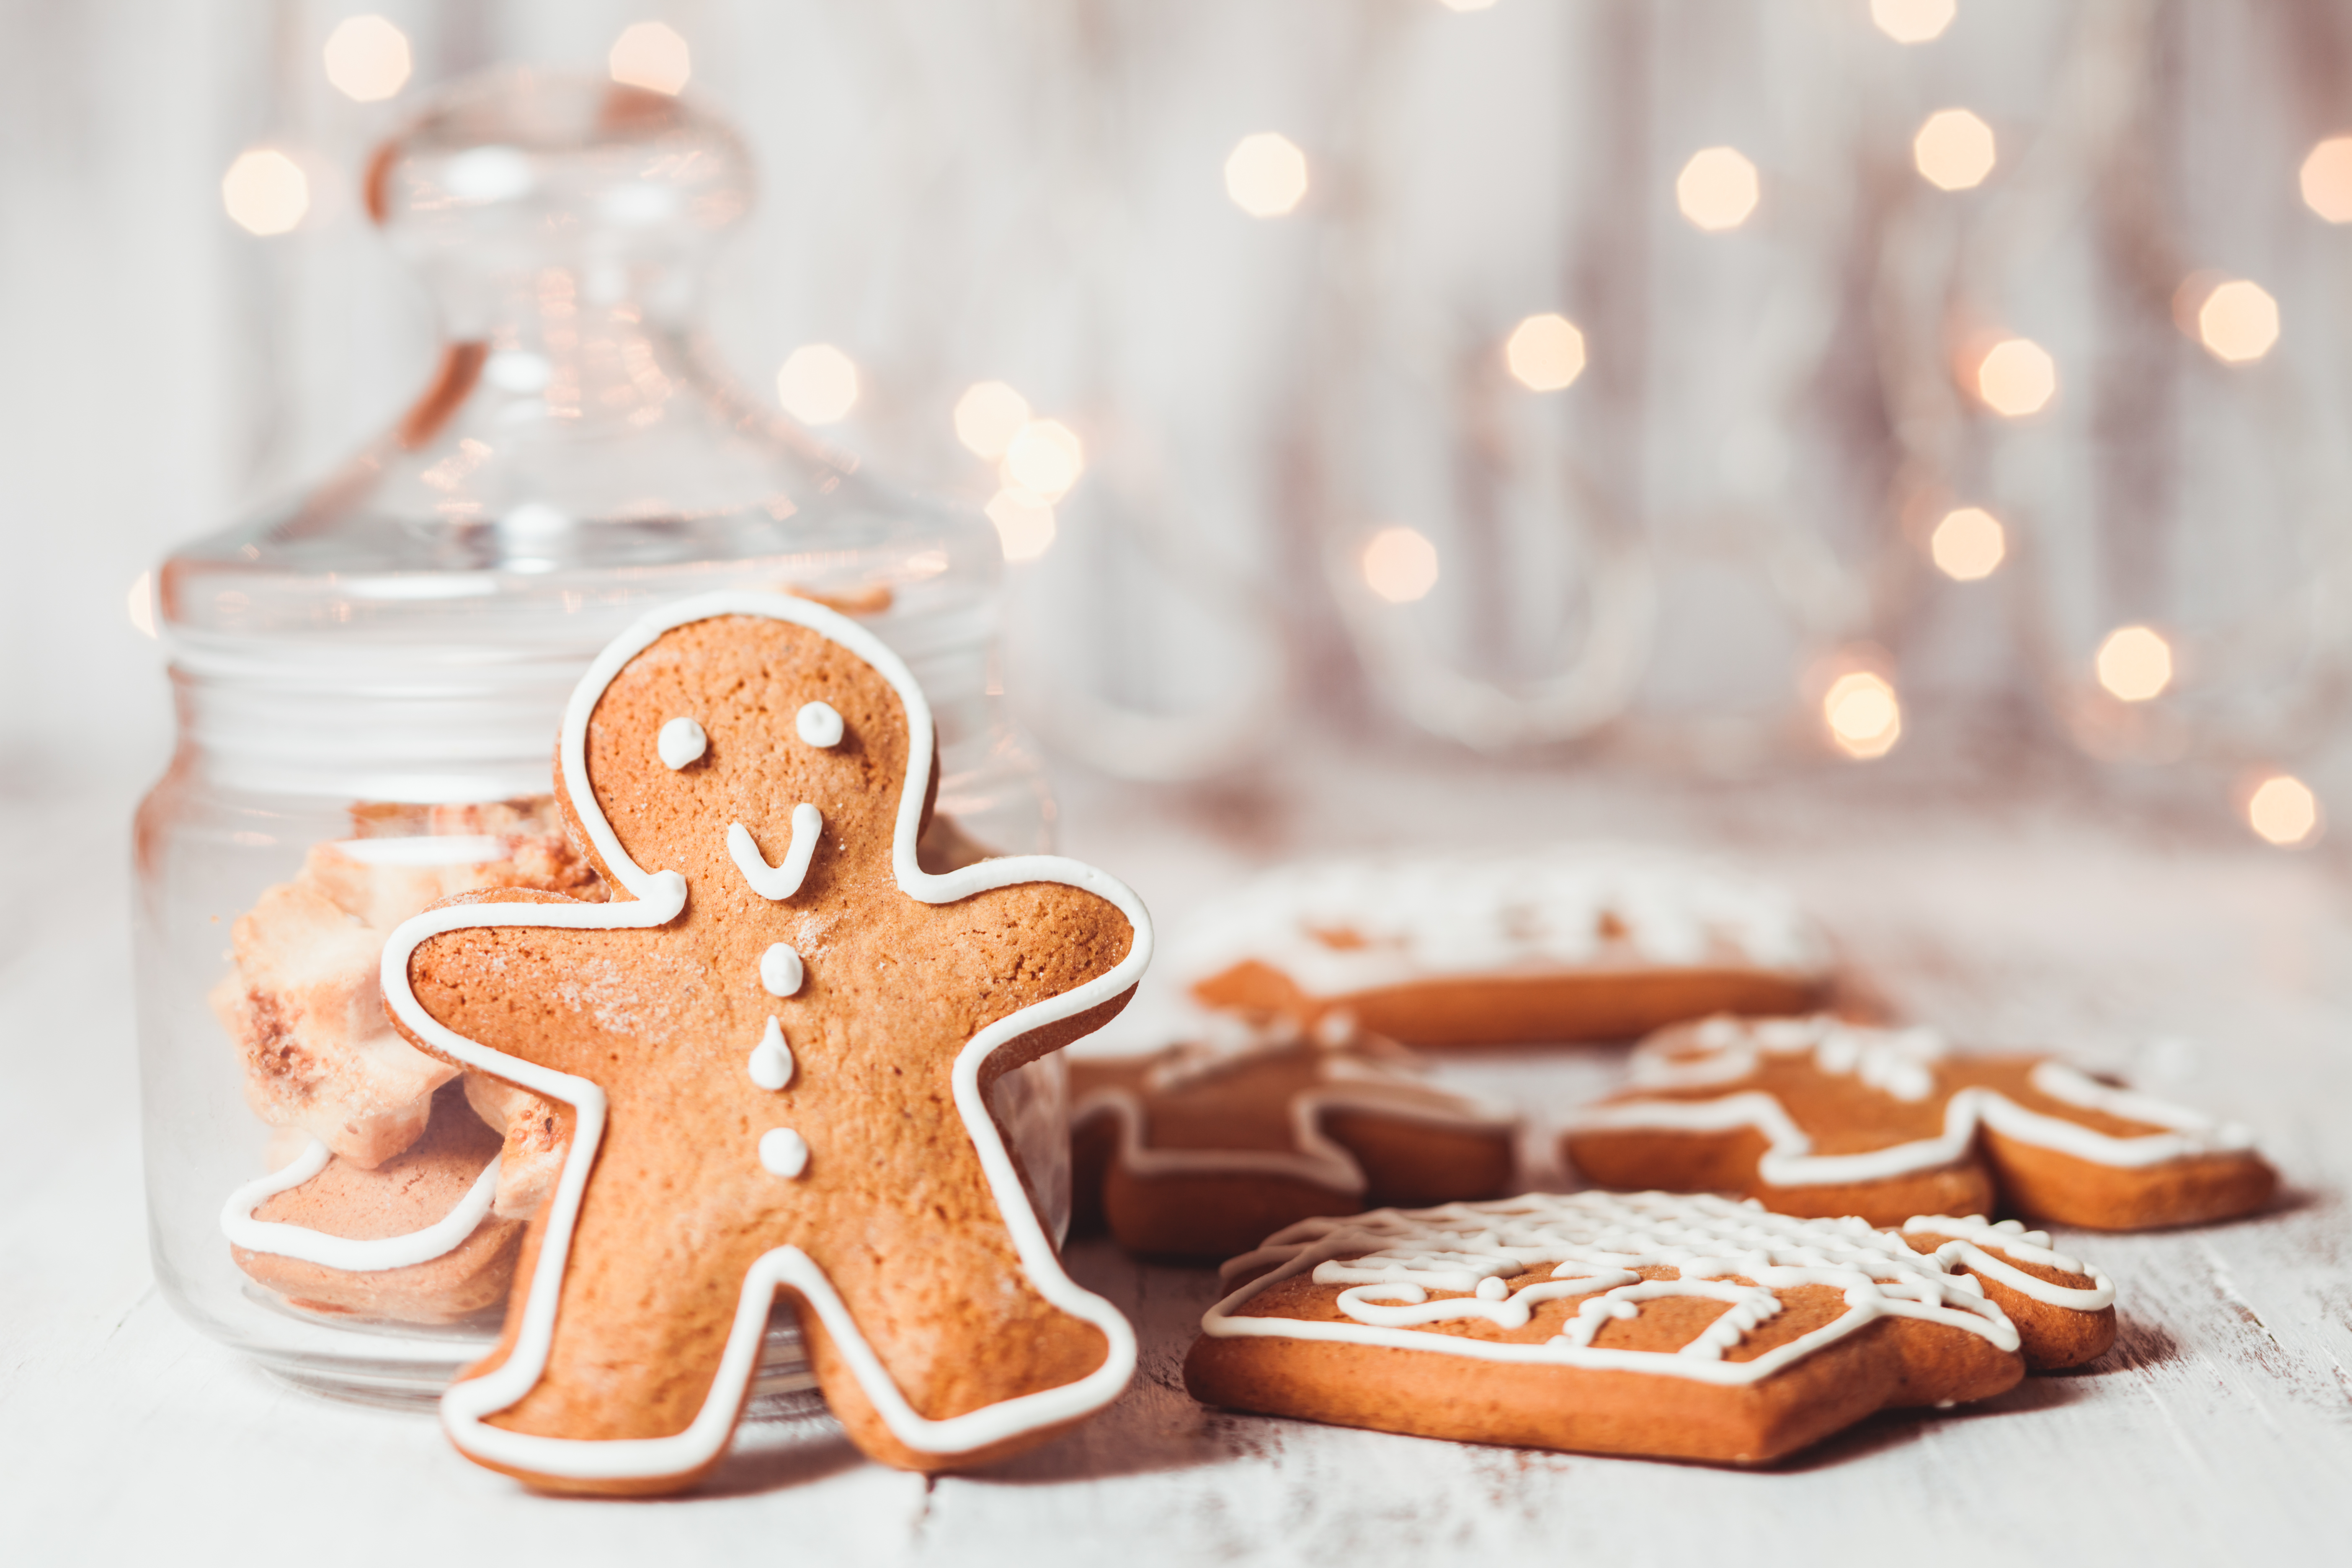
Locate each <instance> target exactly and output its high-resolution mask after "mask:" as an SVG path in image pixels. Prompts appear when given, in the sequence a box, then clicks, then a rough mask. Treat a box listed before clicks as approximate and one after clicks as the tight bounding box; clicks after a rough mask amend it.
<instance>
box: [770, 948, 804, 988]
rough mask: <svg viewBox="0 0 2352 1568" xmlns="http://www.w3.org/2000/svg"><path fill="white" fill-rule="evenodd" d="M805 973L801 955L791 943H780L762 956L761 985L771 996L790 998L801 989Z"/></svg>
mask: <svg viewBox="0 0 2352 1568" xmlns="http://www.w3.org/2000/svg"><path fill="white" fill-rule="evenodd" d="M803 973H805V971H804V970H803V968H802V965H801V955H800V954H799V953H797V952H793V948H792V944H791V943H789V942H778V943H776V944H775V945H774V946H773V947H771V948H770V949H768V951H767V952H763V953H761V955H760V984H761V985H763V986H765V987H767V991H768V994H769V995H771V996H790V995H792V994H793V993H794V992H796V991H798V990H799V989H800V988H801V979H802V977H803Z"/></svg>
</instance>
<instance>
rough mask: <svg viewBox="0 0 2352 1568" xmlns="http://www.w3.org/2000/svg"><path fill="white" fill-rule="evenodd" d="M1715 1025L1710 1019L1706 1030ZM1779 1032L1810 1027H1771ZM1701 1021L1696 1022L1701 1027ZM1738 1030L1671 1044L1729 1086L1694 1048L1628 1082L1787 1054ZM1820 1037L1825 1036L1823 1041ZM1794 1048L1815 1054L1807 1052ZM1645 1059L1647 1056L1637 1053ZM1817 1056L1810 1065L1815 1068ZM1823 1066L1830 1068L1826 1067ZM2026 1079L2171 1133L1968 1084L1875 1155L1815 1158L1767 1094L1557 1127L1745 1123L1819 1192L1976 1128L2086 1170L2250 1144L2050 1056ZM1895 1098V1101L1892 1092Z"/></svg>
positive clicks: (1792, 1181) (1621, 1108)
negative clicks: (2073, 1114) (2049, 1108)
mask: <svg viewBox="0 0 2352 1568" xmlns="http://www.w3.org/2000/svg"><path fill="white" fill-rule="evenodd" d="M1716 1022H1717V1020H1714V1019H1710V1020H1708V1025H1709V1026H1711V1025H1713V1024H1714V1023H1716ZM1771 1022H1773V1023H1777V1024H1780V1025H1783V1026H1785V1025H1789V1024H1796V1023H1805V1022H1808V1020H1789V1019H1780V1020H1772V1021H1771ZM1705 1027H1706V1026H1702V1028H1705ZM1736 1027H1745V1028H1746V1029H1747V1030H1748V1035H1749V1037H1750V1038H1748V1039H1745V1040H1730V1039H1727V1038H1725V1037H1723V1036H1722V1035H1721V1033H1720V1032H1717V1036H1716V1037H1715V1039H1714V1040H1712V1041H1709V1040H1707V1039H1706V1037H1705V1036H1703V1035H1697V1034H1694V1035H1687V1036H1682V1037H1678V1038H1675V1039H1674V1040H1673V1041H1672V1042H1671V1043H1674V1044H1680V1043H1682V1042H1683V1041H1684V1040H1692V1039H1696V1040H1699V1041H1701V1042H1702V1043H1705V1044H1709V1045H1712V1046H1714V1047H1716V1049H1717V1051H1719V1053H1720V1054H1721V1055H1723V1056H1724V1057H1726V1058H1730V1059H1732V1060H1736V1061H1738V1062H1739V1063H1740V1064H1741V1067H1740V1070H1739V1072H1738V1073H1737V1074H1736V1075H1732V1077H1731V1079H1727V1078H1726V1077H1725V1076H1724V1075H1723V1074H1722V1072H1721V1071H1720V1066H1719V1064H1717V1063H1716V1062H1714V1061H1712V1060H1711V1059H1710V1058H1709V1056H1706V1055H1700V1054H1696V1053H1694V1054H1692V1055H1691V1056H1690V1057H1688V1058H1675V1057H1669V1056H1668V1055H1667V1054H1666V1053H1665V1052H1664V1050H1651V1049H1650V1047H1648V1046H1647V1045H1646V1044H1645V1045H1644V1046H1643V1047H1638V1048H1637V1049H1636V1050H1635V1051H1634V1056H1633V1079H1634V1081H1635V1082H1636V1083H1637V1084H1638V1085H1640V1086H1641V1087H1643V1088H1648V1089H1656V1088H1664V1087H1685V1086H1688V1087H1701V1086H1708V1085H1712V1084H1716V1083H1721V1082H1725V1081H1736V1079H1738V1078H1744V1077H1746V1076H1748V1072H1750V1071H1752V1070H1753V1068H1754V1067H1755V1064H1756V1061H1757V1059H1758V1055H1759V1052H1761V1053H1765V1054H1790V1053H1788V1052H1786V1051H1784V1050H1783V1049H1782V1048H1781V1047H1777V1046H1776V1045H1775V1044H1773V1043H1771V1042H1769V1041H1768V1040H1765V1039H1764V1038H1763V1037H1762V1032H1763V1029H1764V1028H1765V1026H1764V1025H1760V1024H1759V1025H1750V1026H1737V1025H1736ZM1835 1028H1836V1031H1837V1036H1836V1037H1867V1036H1871V1035H1881V1036H1885V1037H1887V1038H1888V1039H1890V1040H1899V1039H1902V1038H1903V1037H1906V1036H1908V1035H1913V1034H1915V1033H1916V1031H1895V1030H1871V1029H1865V1028H1861V1027H1858V1026H1852V1025H1843V1024H1841V1025H1837V1026H1835ZM1830 1038H1832V1035H1830V1034H1826V1033H1825V1034H1823V1035H1822V1039H1823V1041H1824V1042H1826V1041H1827V1040H1828V1039H1830ZM1797 1048H1798V1049H1809V1048H1813V1047H1810V1046H1805V1047H1797ZM1870 1050H1871V1047H1869V1046H1868V1045H1867V1044H1857V1045H1856V1047H1855V1051H1856V1064H1855V1066H1853V1068H1849V1069H1848V1070H1853V1071H1857V1072H1859V1073H1860V1074H1861V1076H1862V1077H1863V1079H1864V1082H1866V1083H1869V1084H1870V1085H1871V1087H1873V1088H1874V1089H1879V1091H1880V1092H1881V1093H1887V1092H1889V1088H1888V1084H1887V1082H1886V1081H1884V1079H1883V1075H1882V1077H1881V1079H1880V1080H1877V1081H1874V1075H1873V1072H1872V1071H1871V1070H1869V1063H1870V1061H1871V1060H1872V1058H1871V1055H1870ZM1645 1052H1647V1053H1648V1054H1647V1055H1646V1056H1645V1054H1644V1053H1645ZM1818 1059H1819V1058H1818V1056H1817V1057H1816V1060H1817V1061H1818ZM1822 1070H1823V1071H1834V1070H1837V1069H1836V1068H1834V1067H1830V1066H1824V1067H1823V1068H1822ZM2028 1081H2029V1082H2031V1083H2032V1085H2033V1087H2034V1088H2035V1089H2038V1090H2040V1091H2041V1092H2042V1093H2043V1094H2047V1095H2049V1096H2050V1097H2051V1098H2052V1099H2053V1100H2063V1101H2064V1102H2065V1103H2067V1104H2069V1105H2077V1106H2081V1107H2082V1108H2083V1109H2084V1110H2100V1111H2105V1112H2106V1113H2107V1114H2109V1115H2113V1116H2118V1117H2122V1118H2124V1119H2125V1120H2126V1121H2146V1122H2149V1123H2151V1124H2153V1125H2156V1126H2159V1127H2165V1128H2168V1129H2169V1131H2163V1132H2149V1133H2142V1134H2137V1135H2135V1136H2132V1137H2128V1138H2116V1137H2111V1136H2109V1135H2108V1134H2106V1133H2105V1132H2100V1131H2095V1130H2094V1129H2092V1128H2088V1127H2085V1126H2084V1125H2083V1124H2082V1123H2080V1122H2078V1121H2065V1120H2063V1118H2060V1117H2055V1116H2051V1115H2047V1114H2045V1113H2043V1112H2042V1111H2038V1110H2030V1109H2029V1108H2027V1107H2025V1106H2022V1105H2020V1104H2019V1103H2018V1102H2017V1101H2015V1100H2011V1099H2010V1098H2009V1097H2008V1096H2007V1095H2005V1094H2002V1093H2001V1092H2000V1090H1998V1089H1987V1088H1985V1087H1984V1086H1982V1085H1980V1084H1971V1085H1969V1086H1968V1087H1967V1088H1964V1089H1956V1090H1954V1091H1953V1093H1952V1097H1951V1099H1950V1100H1948V1101H1946V1102H1945V1106H1944V1130H1943V1131H1942V1132H1941V1133H1939V1134H1938V1135H1937V1136H1936V1137H1933V1138H1921V1139H1915V1140H1913V1141H1911V1142H1907V1143H1894V1144H1889V1145H1888V1146H1887V1147H1885V1148H1884V1149H1871V1150H1866V1151H1864V1152H1860V1153H1853V1154H1815V1153H1814V1152H1812V1147H1813V1145H1812V1140H1811V1139H1810V1138H1808V1137H1807V1136H1806V1135H1805V1133H1804V1131H1803V1130H1802V1129H1801V1128H1799V1127H1798V1125H1797V1123H1796V1121H1794V1119H1792V1118H1791V1117H1790V1115H1789V1112H1788V1109H1787V1108H1786V1107H1785V1106H1783V1105H1782V1104H1781V1103H1780V1100H1779V1098H1778V1097H1776V1096H1774V1095H1773V1094H1771V1093H1770V1092H1769V1091H1768V1090H1765V1089H1743V1090H1741V1091H1740V1092H1739V1093H1737V1094H1727V1095H1722V1096H1719V1097H1718V1098H1717V1099H1714V1100H1622V1101H1619V1102H1617V1103H1615V1104H1602V1105H1594V1106H1588V1107H1586V1108H1585V1109H1584V1110H1580V1111H1579V1112H1578V1113H1577V1114H1576V1115H1574V1116H1573V1117H1571V1118H1570V1120H1569V1121H1568V1124H1567V1127H1566V1129H1565V1131H1566V1132H1567V1134H1568V1135H1569V1136H1570V1137H1573V1136H1575V1135H1576V1134H1578V1133H1581V1132H1597V1131H1661V1132H1728V1131H1735V1130H1737V1129H1739V1128H1743V1127H1747V1128H1753V1129H1754V1130H1755V1131H1759V1132H1760V1133H1762V1134H1763V1135H1764V1139H1765V1143H1766V1148H1765V1151H1764V1154H1763V1157H1762V1158H1761V1159H1759V1161H1758V1162H1757V1167H1756V1173H1757V1175H1758V1176H1759V1178H1760V1179H1761V1180H1763V1181H1764V1182H1766V1183H1768V1184H1770V1185H1772V1186H1776V1187H1811V1186H1826V1185H1832V1184H1838V1183H1843V1182H1874V1181H1884V1180H1885V1179H1887V1178H1889V1177H1892V1176H1903V1175H1910V1174H1913V1173H1916V1172H1920V1171H1929V1170H1936V1169H1938V1168H1940V1167H1942V1166H1946V1165H1952V1164H1957V1163H1959V1162H1960V1161H1961V1160H1964V1159H1966V1158H1967V1157H1968V1155H1969V1152H1970V1151H1971V1150H1972V1149H1973V1148H1974V1147H1975V1145H1976V1141H1977V1133H1978V1131H1979V1128H1985V1129H1990V1131H1993V1132H1996V1133H1998V1134H2000V1136H2001V1137H2004V1138H2013V1139H2015V1140H2016V1141H2017V1142H2021V1143H2027V1144H2031V1145H2032V1146H2033V1147H2035V1148H2038V1149H2048V1150H2051V1151H2053V1152H2057V1153H2061V1154H2065V1155H2069V1156H2071V1157H2073V1158H2074V1159H2077V1160H2082V1161H2085V1162H2087V1163H2091V1164H2095V1165H2105V1166H2109V1167H2111V1168H2114V1169H2118V1170H2144V1169H2146V1168H2147V1167H2148V1166H2151V1165H2161V1164H2165V1163H2168V1162H2170V1161H2174V1160H2185V1159H2189V1158H2193V1157H2196V1156H2199V1155H2204V1154H2215V1153H2238V1152H2246V1151H2249V1150H2251V1149H2252V1148H2253V1146H2254V1138H2253V1134H2252V1132H2251V1131H2248V1130H2247V1129H2245V1128H2244V1127H2242V1126H2240V1125H2238V1124H2237V1123H2235V1122H2221V1121H2214V1120H2213V1119H2212V1118H2210V1117H2207V1116H2204V1115H2201V1114H2200V1113H2199V1112H2197V1111H2194V1110H2189V1109H2188V1108H2187V1107H2185V1106H2179V1105H2173V1104H2169V1103H2168V1102H2167V1101H2164V1100H2153V1099H2150V1098H2149V1097H2147V1096H2146V1095H2141V1094H2135V1093H2132V1092H2130V1091H2128V1090H2125V1089H2112V1088H2110V1087H2108V1086H2107V1085H2105V1084H2102V1083H2099V1082H2098V1081H2097V1080H2095V1079H2091V1078H2088V1077H2086V1076H2085V1075H2084V1074H2083V1073H2081V1072H2079V1071H2077V1070H2076V1069H2075V1068H2070V1067H2068V1066H2066V1065H2065V1064H2064V1063H2063V1062H2059V1061H2055V1060H2044V1061H2042V1062H2038V1063H2036V1064H2035V1065H2034V1067H2033V1068H2032V1072H2031V1074H2030V1075H2029V1079H2028ZM1895 1098H1902V1097H1901V1096H1895Z"/></svg>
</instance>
